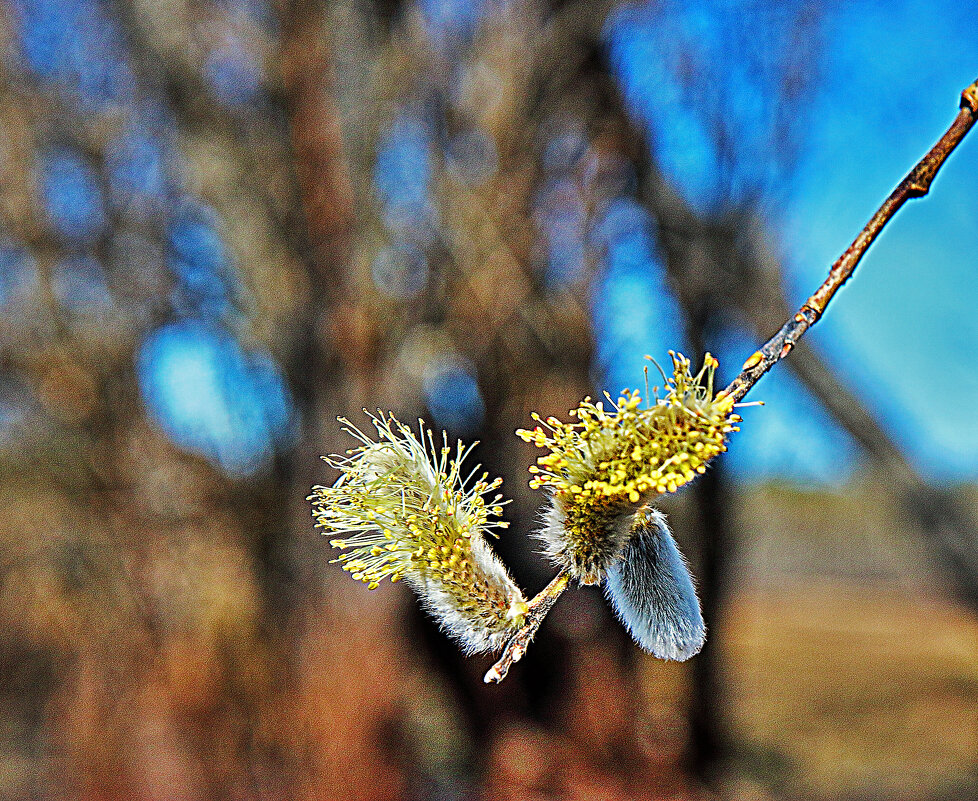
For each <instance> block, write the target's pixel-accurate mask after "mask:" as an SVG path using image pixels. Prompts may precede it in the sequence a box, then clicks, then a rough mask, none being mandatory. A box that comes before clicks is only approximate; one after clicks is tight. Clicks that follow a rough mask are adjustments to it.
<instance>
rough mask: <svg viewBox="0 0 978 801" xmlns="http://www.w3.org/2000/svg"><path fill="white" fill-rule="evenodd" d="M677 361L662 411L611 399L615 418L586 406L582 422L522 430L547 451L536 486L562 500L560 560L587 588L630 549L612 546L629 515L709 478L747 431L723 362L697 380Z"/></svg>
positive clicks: (631, 395)
mask: <svg viewBox="0 0 978 801" xmlns="http://www.w3.org/2000/svg"><path fill="white" fill-rule="evenodd" d="M670 355H671V356H672V360H673V375H672V378H671V379H669V380H668V382H667V385H666V387H665V390H666V393H665V397H663V398H657V399H656V400H655V402H654V403H646V404H643V399H642V398H641V397H640V396H639V394H638V393H637V392H629V391H626V392H625V393H623V394H622V396H621V397H620V398H619V399H618V400H617V402H616V401H613V400H612V399H611V397H610V396H607V401H608V407H609V408H607V409H606V408H605V404H604V403H603V402H600V401H599V402H597V403H594V402H592V401H591V399H590V398H585V399H584V401H583V402H582V403H581V404H580V406H578V407H577V408H576V409H572V410H571V411H570V417H571V418H572V419H573V421H574V422H569V423H564V422H561V421H560V420H557V419H556V418H553V417H550V418H548V419H547V420H546V421H543V420H542V419H541V418H540V416H539V415H534V419H535V420H536V421H537V423H538V425H537V426H536V427H535V428H534V429H532V430H525V429H521V430H520V431H517V434H518V435H519V436H520V437H522V439H523V440H524V441H526V442H532V443H533V444H534V445H536V446H538V447H540V448H543V449H545V450H546V451H547V453H546V454H544V455H543V456H541V457H540V458H538V459H537V465H536V466H535V467H533V468H531V471H530V472H531V474H532V476H533V478H532V479H531V480H530V486H531V487H533V488H534V489H547V490H548V491H549V492H550V493H551V495H552V496H553V499H554V503H555V504H556V506H557V507H558V511H559V518H560V527H561V528H563V529H564V531H563V533H562V534H560V535H559V536H560V543H559V545H555V544H554V543H551V547H550V552H551V555H552V556H554V558H555V559H556V560H557V561H558V562H561V563H562V564H564V566H566V567H568V568H569V569H570V570H571V571H572V573H575V574H576V575H577V576H578V578H581V579H582V580H585V581H589V582H590V581H597V580H599V578H600V576H601V574H602V573H603V570H604V569H605V568H606V567H607V566H608V564H609V563H610V562H611V561H613V560H614V558H616V557H617V555H618V550H619V546H620V544H621V543H620V542H616V543H613V544H611V543H609V540H608V538H609V536H610V535H609V532H611V531H612V530H613V529H614V528H615V521H616V520H617V519H618V518H619V517H620V516H621V515H623V514H626V513H629V512H631V511H634V510H635V509H636V508H638V507H639V506H641V505H644V504H645V503H647V502H648V501H649V500H650V499H651V498H652V497H653V496H654V495H656V494H661V493H668V492H675V491H676V490H677V489H679V488H680V487H681V486H683V485H684V484H686V483H688V482H689V481H691V480H692V479H693V478H695V477H696V476H697V475H698V474H700V473H702V472H704V471H705V469H706V465H707V463H708V462H709V461H710V460H711V459H713V458H714V457H715V456H716V455H717V454H719V453H721V452H723V451H725V450H726V439H727V436H728V435H729V434H730V433H731V432H733V431H736V430H738V429H737V427H736V423H738V422H740V417H738V416H737V415H736V414H733V401H732V399H730V398H728V397H725V396H724V394H723V393H719V394H714V392H713V376H714V372H715V370H716V367H717V361H716V359H714V358H713V357H712V356H710V355H709V354H707V356H706V358H705V359H704V365H703V368H702V369H701V370H700V372H699V373H698V374H697V375H696V376H693V375H692V374H691V372H690V362H689V360H688V359H686V358H685V357H684V356H682V355H681V354H676V353H672V352H670ZM557 536H558V535H557V534H553V537H554V538H556V537H557Z"/></svg>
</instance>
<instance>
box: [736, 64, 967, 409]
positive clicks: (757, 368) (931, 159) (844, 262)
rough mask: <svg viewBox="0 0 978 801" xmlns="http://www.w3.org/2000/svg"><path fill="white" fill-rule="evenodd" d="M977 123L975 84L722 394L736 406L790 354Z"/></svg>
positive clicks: (928, 187)
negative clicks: (934, 139)
mask: <svg viewBox="0 0 978 801" xmlns="http://www.w3.org/2000/svg"><path fill="white" fill-rule="evenodd" d="M976 119H978V81H975V82H974V83H973V84H971V86H969V87H968V88H967V89H965V90H964V91H963V92H962V93H961V110H960V111H959V112H958V115H957V117H955V119H954V122H953V123H952V124H951V127H950V128H948V129H947V131H946V132H945V134H944V135H943V136H942V137H941V138H940V139H939V140H938V141H937V144H935V145H934V146H933V147H932V148H931V149H930V151H929V152H928V153H927V155H926V156H924V157H923V158H922V159H921V160H920V161H919V162H918V164H917V166H916V167H914V168H913V169H912V170H911V171H910V173H909V174H908V175H907V177H906V178H904V179H903V180H902V181H901V182H900V185H899V186H897V188H896V189H894V190H893V192H891V193H890V196H889V197H888V198H887V199H886V200H885V201H884V202H883V205H882V206H880V207H879V210H878V211H877V212H876V214H874V215H873V217H872V219H871V220H870V221H869V222H868V223H866V227H865V228H863V230H862V231H860V233H859V236H857V237H856V238H855V240H854V241H853V243H852V244H851V245H850V246H849V247H848V249H847V250H846V252H845V253H843V254H842V255H841V256H839V258H838V259H837V260H836V261H835V263H834V264H833V265H832V269H831V270H829V275H828V277H827V278H826V279H825V281H824V282H823V283H822V285H821V286H820V287H819V288H818V289H817V290H815V293H814V294H813V295H812V296H811V297H810V298H809V299H808V300H806V301H805V302H804V303H803V304H802V306H801V308H800V309H799V310H798V313H797V314H795V316H794V317H792V318H791V319H790V320H788V322H786V323H785V324H784V325H783V326H782V327H781V330H780V331H778V333H777V334H775V335H774V336H773V337H771V339H769V340H768V341H767V342H766V343H764V345H763V347H761V349H760V350H758V351H756V352H755V353H754V354H753V355H752V356H751V357H750V358H749V359H748V360H747V361H746V362H744V366H743V367H742V368H741V372H740V375H738V376H737V377H736V378H735V379H734V380H733V381H732V382H731V383H730V386H728V387H727V389H726V390H725V391H726V393H727V394H728V395H732V396H733V399H734V400H735V401H739V400H740V399H741V398H743V397H744V395H746V394H747V392H748V391H749V390H750V388H751V387H753V386H754V384H756V383H757V382H758V380H759V379H760V378H761V376H763V375H764V374H765V373H766V372H767V371H768V370H770V369H771V368H772V367H773V366H774V365H775V364H777V363H778V362H779V361H781V360H782V359H783V358H784V357H785V356H787V355H788V354H789V353H791V349H792V348H793V347H794V346H795V343H796V342H797V341H798V340H799V339H801V337H802V335H804V333H805V332H806V331H807V330H808V329H809V328H811V327H812V326H813V325H815V323H817V322H818V321H819V319H820V318H821V316H822V314H823V313H824V312H825V309H826V307H827V306H828V305H829V301H831V300H832V298H833V296H834V295H835V293H836V292H837V291H838V290H839V288H840V287H841V286H842V285H843V284H844V283H845V282H846V281H848V280H849V277H850V276H851V275H852V273H853V271H854V270H855V269H856V265H857V264H859V261H860V259H862V257H863V255H864V254H865V253H866V251H867V250H869V247H870V245H872V244H873V242H874V241H875V239H876V237H877V236H879V234H880V231H882V230H883V228H884V227H885V226H886V224H887V223H888V222H889V221H890V219H891V218H892V217H893V216H894V215H895V214H896V213H897V211H898V210H899V209H900V207H901V206H902V205H903V204H904V203H906V202H907V201H908V200H911V199H912V198H917V197H923V196H924V195H926V194H927V193H928V192H929V191H930V185H931V183H932V182H933V180H934V176H935V175H937V171H938V170H939V169H940V168H941V166H942V165H943V164H944V162H945V161H946V160H947V157H948V156H949V155H951V152H952V151H953V150H954V148H956V147H957V146H958V144H959V143H960V142H961V140H962V139H964V137H965V134H967V133H968V131H970V130H971V128H972V126H973V125H974V124H975V120H976Z"/></svg>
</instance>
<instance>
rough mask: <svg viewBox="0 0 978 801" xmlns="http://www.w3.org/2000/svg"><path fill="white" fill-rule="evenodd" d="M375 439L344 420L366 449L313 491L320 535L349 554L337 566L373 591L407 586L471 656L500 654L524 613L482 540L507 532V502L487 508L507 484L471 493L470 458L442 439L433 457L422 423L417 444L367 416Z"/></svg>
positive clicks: (344, 460)
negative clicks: (464, 471)
mask: <svg viewBox="0 0 978 801" xmlns="http://www.w3.org/2000/svg"><path fill="white" fill-rule="evenodd" d="M371 420H372V421H373V424H374V427H375V428H376V430H377V437H376V439H374V438H371V437H370V436H368V435H367V434H364V433H363V432H362V431H360V430H359V429H358V428H356V427H355V426H353V425H352V424H351V423H349V421H347V420H341V422H343V423H345V424H346V426H347V431H349V432H350V433H351V434H352V435H353V436H354V437H356V438H357V439H358V440H360V443H361V444H360V445H359V446H358V447H356V448H354V449H352V450H350V451H347V455H346V456H345V457H341V456H335V455H334V456H331V457H328V458H326V461H327V463H329V464H330V466H332V467H334V468H336V469H337V470H339V471H340V476H339V478H337V479H336V481H335V482H334V483H333V485H332V486H328V487H313V494H312V495H311V496H309V500H310V501H312V503H313V515H314V516H315V518H316V525H317V526H320V527H321V528H323V529H325V530H326V532H325V533H328V534H332V535H335V536H334V539H332V540H331V541H330V544H331V545H332V546H333V547H334V548H338V549H341V550H343V551H345V553H344V554H343V555H342V556H340V557H339V558H338V559H337V560H336V561H338V562H340V563H342V565H343V569H344V570H346V571H348V572H350V573H351V574H352V576H353V578H354V579H357V580H359V581H363V582H365V583H366V584H367V585H368V587H369V588H370V589H374V588H376V587H377V586H378V585H379V583H380V582H381V581H382V580H383V579H384V578H390V580H391V581H398V580H400V579H404V580H405V581H406V582H407V583H408V584H409V585H410V586H411V587H412V589H414V591H415V592H416V593H417V594H418V596H419V597H420V598H421V600H422V602H423V603H424V605H425V607H426V608H427V609H428V610H429V612H431V614H432V615H433V616H434V617H435V618H436V619H437V620H438V622H439V623H440V624H441V626H442V628H443V629H445V630H446V631H447V632H448V633H449V634H451V635H452V636H454V637H455V638H456V639H457V640H458V641H459V642H460V643H461V644H462V646H463V647H464V648H465V650H466V651H467V652H468V653H477V652H481V651H488V650H494V649H496V648H499V647H501V646H502V645H503V644H504V643H505V642H506V640H507V638H508V636H509V635H510V634H511V633H512V632H513V630H515V629H516V628H518V627H519V625H520V624H521V623H522V622H523V617H524V615H525V613H526V611H527V605H526V602H525V600H524V598H523V593H522V592H521V591H520V589H519V588H518V587H517V586H516V584H515V583H514V582H513V580H512V579H511V578H510V576H509V574H508V573H507V571H506V568H505V567H504V566H503V564H502V563H501V562H500V561H499V559H498V558H497V557H496V556H495V554H494V553H493V552H492V550H491V549H490V548H489V545H488V544H487V543H486V541H485V539H484V535H485V534H487V533H490V532H491V531H492V530H493V529H494V528H504V527H505V526H506V523H504V522H499V521H498V520H497V519H496V518H498V516H499V515H500V514H501V511H502V509H501V501H502V496H500V495H495V496H494V498H493V499H492V500H491V501H490V502H488V503H487V501H486V498H485V497H484V496H486V495H487V494H488V493H490V492H492V491H493V490H495V489H497V488H498V487H499V486H500V484H501V483H502V480H501V479H498V478H497V479H495V480H494V481H490V482H487V481H486V479H487V477H488V476H487V474H483V475H482V476H481V477H480V478H479V479H478V480H476V481H475V482H474V483H471V485H470V486H466V485H469V484H470V482H471V480H472V478H473V476H474V473H475V472H476V471H477V470H478V467H477V468H475V470H473V471H472V472H471V473H470V474H469V475H468V477H467V478H463V477H462V475H461V472H460V471H461V466H462V462H463V461H464V459H465V457H466V455H467V454H468V452H469V451H470V450H471V446H470V447H469V448H463V447H462V443H461V442H459V443H458V445H457V447H456V449H455V455H454V456H453V457H450V454H451V450H452V449H450V448H449V447H448V444H447V438H445V436H444V434H443V445H442V447H441V448H440V449H439V448H436V446H435V441H434V437H433V436H432V434H431V431H430V430H429V431H425V430H424V424H423V422H421V421H419V436H415V435H414V433H413V432H412V431H411V429H410V428H408V427H407V426H406V425H404V424H402V423H400V422H399V421H397V420H396V419H395V418H394V417H393V416H389V415H388V416H384V415H382V414H381V415H380V416H377V417H375V416H373V415H371Z"/></svg>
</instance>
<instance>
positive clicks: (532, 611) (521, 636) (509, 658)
mask: <svg viewBox="0 0 978 801" xmlns="http://www.w3.org/2000/svg"><path fill="white" fill-rule="evenodd" d="M569 581H570V574H569V573H568V572H567V571H566V570H561V571H560V572H559V573H558V574H557V575H556V576H555V577H554V580H553V581H551V582H550V583H549V584H548V585H547V586H546V587H544V588H543V589H542V590H540V592H538V593H537V594H536V596H535V597H534V598H533V600H532V601H530V602H529V604H527V606H528V607H529V611H527V613H526V618H525V619H524V622H523V625H522V626H520V628H519V629H518V630H517V632H516V633H515V634H514V635H513V636H512V638H511V639H510V641H509V642H508V643H507V644H506V648H505V649H504V650H503V653H502V655H501V656H500V657H499V660H498V661H497V662H496V664H495V665H493V666H492V667H491V668H490V669H489V672H488V673H486V675H485V678H484V679H483V681H485V683H486V684H489V683H490V682H493V681H495V682H500V681H502V680H503V679H505V678H506V674H507V673H509V669H510V668H511V667H512V666H513V663H514V662H519V661H520V660H521V659H522V658H523V654H525V653H526V648H527V646H528V645H529V644H530V641H531V640H532V639H533V635H535V634H536V633H537V629H538V628H540V624H541V623H542V622H543V619H544V618H545V617H546V616H547V612H549V611H550V610H551V609H552V608H553V605H554V604H555V603H557V599H558V598H559V597H560V595H561V593H562V592H563V591H564V590H566V589H567V583H568V582H569Z"/></svg>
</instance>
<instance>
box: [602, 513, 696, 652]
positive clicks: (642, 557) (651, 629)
mask: <svg viewBox="0 0 978 801" xmlns="http://www.w3.org/2000/svg"><path fill="white" fill-rule="evenodd" d="M632 532H633V533H632V537H631V539H630V540H629V542H628V544H627V545H626V546H625V550H624V551H623V553H622V557H621V559H620V560H619V561H618V562H616V563H615V564H614V565H613V566H612V567H610V568H609V569H608V572H607V576H606V578H605V595H606V596H607V597H608V600H609V601H610V602H611V604H612V606H614V608H615V612H616V613H617V614H618V617H619V619H620V620H621V622H622V623H623V624H624V625H625V628H627V629H628V631H629V633H630V634H631V635H632V637H633V638H634V640H635V642H637V643H638V644H639V646H641V648H642V649H643V650H645V651H648V652H649V653H651V654H653V655H655V656H657V657H659V658H660V659H675V660H677V661H683V660H686V659H689V658H690V657H691V656H693V655H694V654H697V653H699V651H700V649H701V648H702V647H703V643H704V641H705V640H706V626H705V625H704V623H703V615H702V613H701V612H700V603H699V599H698V598H697V597H696V589H695V587H694V586H693V579H692V577H691V576H690V574H689V568H688V567H687V566H686V560H685V559H684V558H683V555H682V554H681V553H680V552H679V548H678V547H677V546H676V541H675V540H674V539H673V537H672V534H671V533H670V531H669V527H668V526H667V525H666V519H665V517H664V516H663V515H662V513H661V512H658V511H656V510H654V509H643V510H641V511H640V512H639V513H638V514H637V515H636V517H635V524H634V528H633V529H632Z"/></svg>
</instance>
